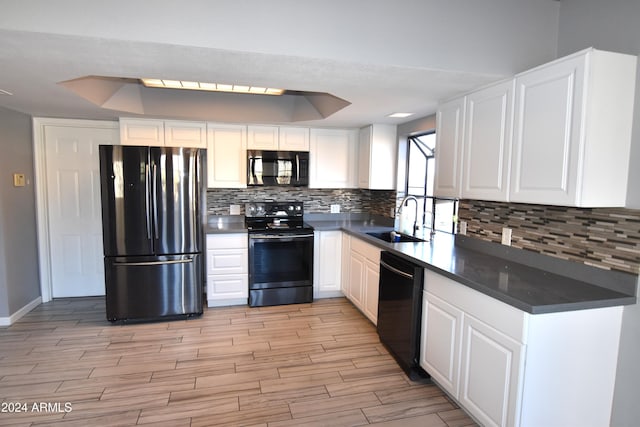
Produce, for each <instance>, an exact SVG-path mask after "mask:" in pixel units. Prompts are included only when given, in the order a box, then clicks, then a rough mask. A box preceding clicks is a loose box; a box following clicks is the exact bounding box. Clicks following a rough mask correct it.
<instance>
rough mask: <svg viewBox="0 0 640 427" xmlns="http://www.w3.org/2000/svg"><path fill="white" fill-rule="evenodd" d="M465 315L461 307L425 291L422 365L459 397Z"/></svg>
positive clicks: (441, 384) (450, 392)
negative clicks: (461, 347)
mask: <svg viewBox="0 0 640 427" xmlns="http://www.w3.org/2000/svg"><path fill="white" fill-rule="evenodd" d="M462 316H463V313H462V311H461V310H459V309H458V308H456V307H454V306H452V305H451V304H448V303H446V302H445V301H443V300H441V299H440V298H438V297H436V296H435V295H431V294H429V293H428V292H426V291H425V292H423V296H422V335H421V338H420V366H422V368H423V369H424V370H425V371H427V372H428V373H429V374H430V375H431V376H432V377H433V379H434V380H435V381H436V382H437V383H438V384H439V385H440V386H441V387H442V388H443V389H445V390H446V391H447V392H449V394H451V395H452V396H453V397H454V398H456V399H458V397H459V395H458V390H459V389H458V378H459V373H460V344H461V342H462Z"/></svg>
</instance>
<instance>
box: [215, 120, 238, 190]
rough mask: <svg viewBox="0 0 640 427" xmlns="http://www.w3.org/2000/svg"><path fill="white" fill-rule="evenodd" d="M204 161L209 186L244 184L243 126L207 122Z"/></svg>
mask: <svg viewBox="0 0 640 427" xmlns="http://www.w3.org/2000/svg"><path fill="white" fill-rule="evenodd" d="M207 165H208V169H207V181H208V187H209V188H245V187H246V186H247V127H246V126H242V125H227V124H219V123H208V124H207Z"/></svg>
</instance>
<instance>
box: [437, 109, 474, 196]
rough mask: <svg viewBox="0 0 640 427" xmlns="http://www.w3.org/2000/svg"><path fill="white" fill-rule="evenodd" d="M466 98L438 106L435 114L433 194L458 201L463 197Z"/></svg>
mask: <svg viewBox="0 0 640 427" xmlns="http://www.w3.org/2000/svg"><path fill="white" fill-rule="evenodd" d="M465 100H466V98H465V97H462V98H456V99H454V100H451V101H448V102H446V103H444V104H440V105H439V106H438V111H437V112H436V149H435V161H436V174H435V184H434V190H433V192H434V194H435V195H436V196H439V197H460V196H461V194H462V155H463V152H462V138H463V135H464V115H465Z"/></svg>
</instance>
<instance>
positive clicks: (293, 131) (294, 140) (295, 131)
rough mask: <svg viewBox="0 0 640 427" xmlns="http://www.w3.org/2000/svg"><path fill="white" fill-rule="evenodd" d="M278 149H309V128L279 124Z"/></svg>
mask: <svg viewBox="0 0 640 427" xmlns="http://www.w3.org/2000/svg"><path fill="white" fill-rule="evenodd" d="M278 149H279V150H283V151H309V128H302V127H283V126H281V127H280V137H279V144H278Z"/></svg>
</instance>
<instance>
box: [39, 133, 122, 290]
mask: <svg viewBox="0 0 640 427" xmlns="http://www.w3.org/2000/svg"><path fill="white" fill-rule="evenodd" d="M44 136H45V138H44V141H45V142H44V145H45V158H46V160H45V163H46V178H47V206H48V217H49V242H50V243H49V244H50V248H51V251H50V257H51V259H50V266H51V292H52V296H53V297H54V298H60V297H79V296H92V295H104V265H103V255H102V252H103V251H102V214H101V201H100V165H99V158H98V145H100V144H117V143H118V134H117V131H116V130H114V129H95V128H86V127H68V126H46V128H45V132H44Z"/></svg>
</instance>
